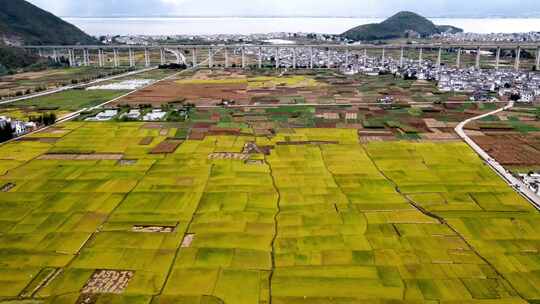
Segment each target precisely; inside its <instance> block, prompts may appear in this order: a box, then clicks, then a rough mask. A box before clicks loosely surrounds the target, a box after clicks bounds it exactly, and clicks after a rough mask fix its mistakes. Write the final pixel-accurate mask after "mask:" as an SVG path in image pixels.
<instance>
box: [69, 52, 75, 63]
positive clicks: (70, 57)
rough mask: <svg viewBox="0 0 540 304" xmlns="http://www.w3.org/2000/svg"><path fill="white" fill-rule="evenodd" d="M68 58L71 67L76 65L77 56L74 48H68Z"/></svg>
mask: <svg viewBox="0 0 540 304" xmlns="http://www.w3.org/2000/svg"><path fill="white" fill-rule="evenodd" d="M68 60H69V66H70V67H72V66H74V65H75V56H73V49H68Z"/></svg>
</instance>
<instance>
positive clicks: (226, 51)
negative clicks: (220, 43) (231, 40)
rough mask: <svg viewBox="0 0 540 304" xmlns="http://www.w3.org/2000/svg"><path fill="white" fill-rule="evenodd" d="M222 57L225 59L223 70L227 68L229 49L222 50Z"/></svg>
mask: <svg viewBox="0 0 540 304" xmlns="http://www.w3.org/2000/svg"><path fill="white" fill-rule="evenodd" d="M223 56H224V57H225V68H226V69H228V68H229V48H227V47H226V48H224V49H223Z"/></svg>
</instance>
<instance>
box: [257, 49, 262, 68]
mask: <svg viewBox="0 0 540 304" xmlns="http://www.w3.org/2000/svg"><path fill="white" fill-rule="evenodd" d="M257 56H258V58H257V59H258V61H259V69H262V63H263V58H262V47H259V54H258V55H257Z"/></svg>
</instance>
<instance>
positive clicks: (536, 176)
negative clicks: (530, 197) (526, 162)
mask: <svg viewBox="0 0 540 304" xmlns="http://www.w3.org/2000/svg"><path fill="white" fill-rule="evenodd" d="M519 178H520V179H521V180H522V181H523V183H524V184H525V185H526V186H527V187H529V189H531V191H533V192H534V193H536V194H540V173H538V172H536V173H535V172H529V173H527V174H519Z"/></svg>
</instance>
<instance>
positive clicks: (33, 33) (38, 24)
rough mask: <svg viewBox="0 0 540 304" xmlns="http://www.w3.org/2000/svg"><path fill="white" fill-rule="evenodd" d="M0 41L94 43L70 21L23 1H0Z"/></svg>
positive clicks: (13, 42) (13, 43) (92, 39)
mask: <svg viewBox="0 0 540 304" xmlns="http://www.w3.org/2000/svg"><path fill="white" fill-rule="evenodd" d="M0 2H1V6H2V8H1V9H0V41H1V42H3V43H4V44H7V45H15V46H17V45H25V44H26V45H28V44H37V45H41V44H62V45H65V44H94V43H96V40H95V39H94V38H92V37H91V36H89V35H87V34H85V33H84V32H83V31H81V30H80V29H78V28H77V27H75V26H74V25H72V24H69V23H67V22H65V21H63V20H62V19H60V18H58V17H56V16H55V15H53V14H51V13H49V12H47V11H44V10H42V9H40V8H39V7H37V6H35V5H32V4H30V3H29V2H27V1H24V0H1V1H0Z"/></svg>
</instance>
